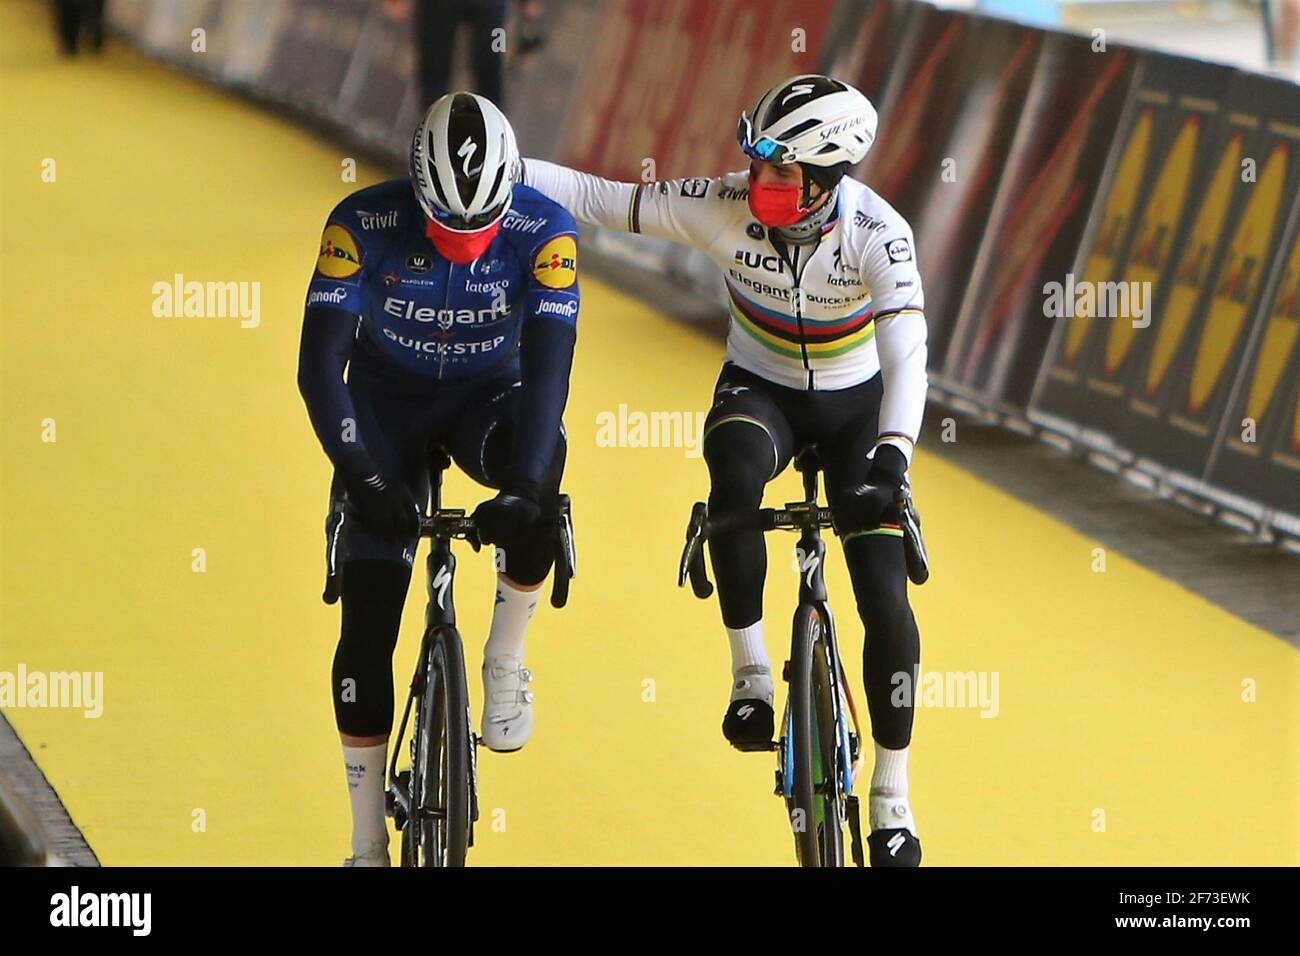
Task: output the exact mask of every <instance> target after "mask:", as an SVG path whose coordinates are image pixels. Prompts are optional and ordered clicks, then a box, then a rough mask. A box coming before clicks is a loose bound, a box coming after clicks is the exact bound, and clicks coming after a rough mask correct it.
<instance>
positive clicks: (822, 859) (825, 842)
mask: <svg viewBox="0 0 1300 956" xmlns="http://www.w3.org/2000/svg"><path fill="white" fill-rule="evenodd" d="M825 634H826V630H825V622H824V621H823V620H822V617H821V615H820V614H819V613H818V611H817V609H816V607H814V606H813V605H810V604H804V605H800V607H799V609H798V610H797V611H796V612H795V616H794V637H793V641H792V644H791V653H792V655H793V656H792V657H791V660H790V665H791V666H790V725H789V727H788V729H787V730H788V735H789V738H790V739H789V740H787V743H786V746H788V747H793V750H794V754H793V761H792V764H793V771H794V781H793V786H792V787H791V796H790V799H789V801H788V805H787V810H788V811H789V815H790V828H791V831H792V832H793V834H794V840H795V856H796V858H797V859H798V861H799V865H800V866H843V865H844V808H843V805H842V803H841V800H840V796H841V786H840V781H839V756H838V754H839V748H838V741H837V729H836V716H835V705H834V700H833V697H832V694H833V693H835V692H836V688H834V687H833V686H832V682H831V673H832V671H831V668H830V659H829V648H828V645H827V643H826V641H825Z"/></svg>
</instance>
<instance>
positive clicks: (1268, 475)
mask: <svg viewBox="0 0 1300 956" xmlns="http://www.w3.org/2000/svg"><path fill="white" fill-rule="evenodd" d="M1288 218H1289V220H1290V222H1289V228H1288V235H1287V238H1286V240H1285V241H1284V242H1283V243H1282V244H1281V245H1280V246H1279V247H1278V254H1277V256H1276V257H1275V262H1274V264H1273V266H1272V269H1271V270H1270V271H1271V275H1270V276H1269V278H1268V280H1267V288H1266V291H1265V293H1264V301H1263V305H1262V307H1261V308H1260V310H1259V316H1258V318H1257V319H1256V321H1255V323H1254V330H1253V332H1252V334H1251V341H1250V344H1249V346H1248V347H1247V356H1246V361H1245V363H1243V365H1242V369H1241V372H1242V374H1241V375H1240V376H1239V377H1238V381H1237V383H1236V385H1235V387H1234V389H1233V395H1232V399H1231V400H1230V402H1229V405H1228V411H1227V415H1226V417H1225V420H1224V423H1223V427H1222V429H1221V433H1220V437H1219V444H1218V446H1217V447H1216V449H1215V452H1214V458H1213V462H1212V465H1211V469H1210V472H1209V475H1208V481H1209V483H1210V484H1212V485H1214V486H1215V487H1218V488H1223V489H1225V490H1227V491H1230V492H1233V493H1235V494H1238V495H1242V496H1245V497H1247V498H1250V499H1252V500H1254V501H1257V502H1259V503H1261V504H1263V505H1265V506H1267V507H1270V508H1275V509H1278V510H1281V511H1285V512H1287V513H1288V514H1290V515H1291V516H1293V518H1294V519H1295V520H1296V521H1298V522H1300V191H1297V192H1296V193H1295V194H1294V196H1293V198H1292V202H1291V210H1290V213H1289V215H1288ZM1293 530H1300V529H1293Z"/></svg>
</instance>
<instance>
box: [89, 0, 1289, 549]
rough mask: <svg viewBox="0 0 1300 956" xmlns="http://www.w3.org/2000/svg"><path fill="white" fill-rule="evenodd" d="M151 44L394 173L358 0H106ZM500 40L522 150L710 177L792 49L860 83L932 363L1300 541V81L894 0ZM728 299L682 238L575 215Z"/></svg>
mask: <svg viewBox="0 0 1300 956" xmlns="http://www.w3.org/2000/svg"><path fill="white" fill-rule="evenodd" d="M109 11H110V18H111V22H112V23H113V25H114V27H115V29H116V30H117V31H118V32H119V33H120V34H121V35H124V36H126V37H127V38H128V39H129V40H130V41H131V42H132V43H134V44H135V45H136V46H137V47H139V48H140V49H142V50H144V51H146V52H148V53H149V54H151V55H153V56H156V57H159V58H161V59H163V60H165V61H167V62H169V63H172V64H174V65H176V66H178V67H180V68H183V69H186V70H190V71H194V72H197V73H199V74H201V75H202V76H204V77H206V78H208V79H210V80H212V81H213V82H216V83H220V84H223V85H225V86H228V87H231V88H234V89H238V90H242V91H245V92H247V93H250V94H252V95H254V96H257V97H259V98H262V99H266V100H270V101H273V102H275V103H278V104H282V105H284V106H286V107H289V108H291V109H294V110H297V111H299V112H300V113H302V114H303V115H305V116H310V117H312V118H313V119H315V120H317V121H323V122H326V123H329V124H331V125H332V126H334V127H335V128H336V129H337V130H338V131H339V132H340V133H343V134H345V135H347V136H349V137H351V138H352V139H354V140H360V141H363V142H365V143H366V144H368V145H370V146H372V147H375V148H378V149H380V150H382V151H384V153H385V154H387V155H391V156H392V158H393V159H394V161H395V162H400V163H402V164H403V165H404V162H405V158H404V157H405V148H406V140H407V137H408V136H409V131H410V129H411V128H412V127H413V125H414V123H415V119H416V117H417V115H418V113H419V111H420V108H421V105H422V104H420V103H419V102H418V96H417V94H416V91H415V83H414V78H415V69H416V67H415V62H416V57H415V51H414V39H413V31H412V30H411V28H410V26H409V24H403V23H401V22H398V21H396V20H394V19H392V18H391V16H390V14H389V12H388V7H386V6H385V5H383V4H378V3H370V2H367V0H278V2H272V3H265V2H254V0H113V2H111V3H110V7H109ZM544 29H545V32H546V33H547V34H548V37H549V40H548V43H547V45H546V47H545V48H544V49H543V50H542V51H541V52H540V53H537V54H534V55H532V56H529V57H526V58H517V57H515V55H514V53H513V51H512V49H511V47H510V41H509V35H510V34H509V31H507V36H506V49H505V54H506V55H507V56H508V57H510V58H511V66H510V73H509V76H508V81H507V87H506V88H507V103H506V107H507V111H508V112H509V113H510V115H511V117H512V119H513V120H514V121H515V124H516V127H517V132H518V135H519V140H520V143H521V146H522V148H523V149H524V151H525V153H526V154H528V155H534V156H541V157H545V158H553V159H557V160H559V161H561V162H565V163H568V164H570V165H574V166H577V167H580V168H584V169H588V170H591V171H593V172H596V173H600V174H602V175H606V176H611V177H617V178H620V179H625V180H636V179H642V180H650V179H662V178H672V177H675V176H683V175H715V174H718V173H721V172H724V171H726V170H728V169H731V168H735V167H737V166H740V167H743V165H744V161H743V157H742V155H741V154H740V153H739V151H738V150H737V149H736V147H735V143H734V137H733V135H732V131H733V130H734V128H735V122H736V116H737V114H738V113H739V112H740V110H741V109H742V108H744V107H745V106H747V105H748V104H749V102H750V101H751V100H752V99H753V98H754V97H755V96H756V94H757V93H758V91H760V90H761V89H763V88H764V87H765V86H767V85H769V84H771V83H773V82H775V81H777V80H778V79H780V78H782V77H783V76H786V75H789V74H791V73H795V72H800V71H814V70H819V71H826V72H833V73H835V74H836V75H840V76H843V77H845V78H846V79H848V80H850V81H852V82H855V83H856V84H857V85H858V86H859V87H860V88H861V89H862V90H863V91H864V92H865V93H866V94H867V95H868V96H869V97H871V99H872V100H873V102H875V104H876V105H877V108H878V109H879V112H880V138H879V140H878V142H877V143H876V145H875V147H874V149H873V150H872V152H871V154H870V155H869V156H868V158H867V161H866V162H865V163H864V164H863V166H862V167H861V169H860V170H859V171H858V173H857V175H859V176H860V177H861V178H862V179H863V180H864V181H865V182H867V183H868V184H870V185H871V186H872V187H873V188H874V189H876V190H877V191H878V192H879V193H880V194H881V195H883V196H884V197H885V198H886V199H888V200H889V201H890V202H891V203H893V204H894V205H895V206H896V208H898V210H899V211H900V212H901V213H902V214H903V215H904V216H905V217H907V219H908V220H909V221H910V222H911V224H912V226H913V229H914V232H915V234H916V236H917V242H918V262H919V263H920V266H921V272H922V276H923V278H924V280H925V286H926V299H927V316H928V318H927V321H928V322H929V326H930V341H931V348H930V356H931V378H932V381H933V382H934V384H935V386H936V388H937V390H938V391H939V392H941V393H942V394H943V395H945V396H947V397H948V398H950V399H952V400H954V401H958V402H960V403H962V404H963V405H966V406H972V407H975V408H978V409H980V410H983V411H984V412H986V413H989V414H991V415H993V416H1000V417H1002V418H1004V419H1007V420H1015V421H1017V422H1021V423H1025V422H1030V423H1033V424H1034V425H1035V426H1037V427H1040V428H1045V429H1050V430H1053V431H1056V432H1060V433H1063V434H1065V435H1067V436H1069V437H1070V438H1071V439H1073V440H1075V441H1076V442H1078V443H1079V444H1080V445H1081V446H1082V447H1086V448H1089V449H1091V450H1093V451H1099V452H1102V453H1104V454H1105V455H1107V456H1110V457H1112V458H1114V459H1116V460H1118V461H1120V462H1122V463H1124V464H1126V465H1129V466H1132V467H1134V468H1138V469H1142V470H1144V471H1147V472H1150V473H1152V474H1154V475H1155V476H1157V478H1158V479H1159V480H1160V481H1161V482H1163V483H1164V484H1165V485H1167V486H1168V487H1171V488H1174V489H1181V490H1183V491H1185V492H1189V493H1192V494H1194V495H1197V496H1200V497H1201V498H1205V499H1209V500H1212V501H1214V502H1216V503H1217V504H1218V505H1219V506H1221V507H1225V508H1229V509H1232V510H1234V511H1237V512H1240V513H1242V514H1245V515H1248V516H1249V517H1251V518H1252V519H1254V520H1255V521H1256V522H1257V523H1258V526H1259V527H1260V528H1261V529H1272V530H1273V531H1277V532H1282V533H1284V534H1289V535H1293V536H1296V535H1300V334H1298V333H1300V291H1298V286H1300V242H1298V241H1297V233H1298V231H1300V188H1298V184H1300V88H1298V87H1296V86H1295V85H1294V84H1291V83H1287V82H1284V81H1280V80H1275V79H1271V78H1268V77H1263V76H1258V75H1253V74H1248V73H1245V72H1242V71H1239V70H1236V69H1234V68H1232V67H1227V66H1222V65H1217V64H1210V63H1204V62H1200V61H1195V60H1190V59H1186V58H1179V57H1173V56H1168V55H1165V54H1159V53H1155V52H1152V51H1146V50H1140V49H1136V48H1132V47H1126V46H1123V45H1120V44H1110V43H1108V42H1107V41H1106V39H1105V37H1104V35H1101V34H1100V33H1099V32H1098V31H1094V32H1093V33H1091V34H1087V35H1085V34H1077V33H1065V32H1058V31H1051V30H1043V29H1038V28H1034V27H1031V26H1027V25H1024V24H1020V23H1014V22H1011V21H1006V20H999V19H995V18H990V17H986V16H981V15H978V14H971V13H967V12H959V11H951V10H940V9H938V8H936V7H933V6H931V5H929V4H926V3H919V2H912V0H564V2H562V0H552V2H551V3H550V4H548V7H547V14H546V20H545V22H544ZM589 240H590V241H594V242H595V243H597V244H598V245H599V246H600V247H601V248H602V249H603V250H604V251H606V252H608V253H612V254H614V255H619V256H625V257H627V258H628V259H629V261H634V262H635V263H636V264H637V265H638V266H641V267H649V268H652V269H656V270H659V271H662V272H664V273H665V274H667V275H669V276H671V277H672V279H673V281H674V282H675V284H678V285H684V286H685V287H688V288H691V289H694V290H695V291H697V292H698V293H700V294H702V295H707V296H711V297H714V296H716V297H719V301H720V283H719V281H718V278H717V275H716V269H714V268H713V266H712V264H711V263H709V262H708V261H707V260H706V259H704V257H703V256H701V255H699V254H696V253H694V252H691V251H688V250H683V249H680V248H677V247H673V246H671V245H669V244H667V243H658V242H654V241H652V240H647V239H645V238H641V237H638V238H636V239H629V238H627V237H622V236H612V235H609V234H598V235H594V236H589Z"/></svg>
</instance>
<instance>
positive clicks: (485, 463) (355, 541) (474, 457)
mask: <svg viewBox="0 0 1300 956" xmlns="http://www.w3.org/2000/svg"><path fill="white" fill-rule="evenodd" d="M348 392H349V393H350V394H351V396H352V401H353V404H354V405H355V407H356V414H357V429H358V432H359V433H360V434H361V435H364V436H365V442H366V450H367V451H368V452H369V453H370V455H371V457H372V458H373V459H374V460H375V462H376V463H377V464H378V466H379V469H380V472H381V474H384V475H386V476H393V477H396V478H399V479H401V480H402V481H403V482H405V483H406V486H407V487H408V488H410V490H411V493H412V494H413V495H414V496H415V500H416V501H418V502H420V503H422V504H425V503H427V502H428V500H429V465H428V460H429V450H430V448H431V447H434V448H441V449H442V450H443V451H445V452H446V453H447V454H448V455H450V456H451V458H452V460H453V461H454V462H455V463H456V465H457V467H459V468H460V469H461V470H462V471H464V472H465V473H466V474H467V475H469V476H470V477H471V478H472V479H474V481H476V482H478V483H479V484H481V485H485V486H487V487H489V488H500V487H501V485H502V483H503V482H504V481H505V479H506V477H507V474H508V468H509V464H510V455H511V444H512V442H513V437H514V422H515V412H516V407H517V404H518V401H519V394H520V386H519V384H518V382H517V381H516V379H515V376H513V375H511V376H507V377H500V376H498V377H495V378H492V379H487V380H484V381H478V382H467V383H463V384H453V385H442V386H439V387H438V388H437V390H436V391H435V392H425V393H404V392H399V391H395V390H393V389H391V388H389V387H387V386H386V385H385V383H384V382H383V380H382V379H380V378H379V377H378V376H374V375H373V374H371V373H368V372H365V371H363V370H361V369H359V367H358V366H357V365H356V363H354V364H353V367H352V371H351V374H350V376H349V380H348ZM564 454H565V445H564V436H563V434H562V433H561V434H560V435H557V436H556V452H555V457H554V460H553V462H552V465H551V468H550V470H549V472H548V474H547V476H546V479H545V481H544V482H543V484H542V487H541V489H540V494H539V501H540V503H541V505H542V509H543V513H544V515H545V516H547V517H549V516H551V515H553V514H554V513H555V507H556V504H557V501H558V499H557V496H558V493H559V488H560V478H561V475H562V474H563V471H564ZM338 493H339V482H337V480H336V482H335V486H334V494H335V495H337V494H338ZM475 504H477V502H464V503H462V506H463V507H465V508H466V509H467V510H470V509H472V508H473V507H474V505H475ZM552 531H553V528H552V522H550V521H544V522H543V523H542V524H539V526H538V528H537V530H536V533H534V534H531V535H529V536H527V537H526V538H524V539H523V540H521V541H519V542H517V543H516V544H514V545H513V546H512V547H511V548H510V549H509V551H508V552H507V554H506V556H505V569H504V570H505V572H506V574H507V575H509V576H510V577H511V578H512V579H513V580H515V581H518V582H519V583H521V584H537V583H539V582H541V581H542V580H543V579H544V578H545V577H546V575H547V574H548V573H549V571H550V568H551V564H552V561H553V558H554V546H553V542H552ZM340 534H341V539H340V540H339V541H338V542H337V543H338V544H339V545H341V547H342V551H341V554H340V556H339V557H338V558H337V563H338V566H341V565H342V562H343V561H347V560H359V561H399V562H401V563H402V564H404V565H406V566H407V567H410V566H411V564H412V562H413V561H414V558H415V551H416V545H417V543H418V539H415V538H412V539H410V540H409V541H405V542H403V541H394V540H393V539H391V538H382V537H378V536H375V535H372V534H369V533H367V532H366V530H365V528H364V527H363V526H361V525H360V524H358V523H357V522H356V520H355V519H353V518H352V517H351V516H349V517H348V518H347V519H345V520H344V522H343V526H342V529H341V531H340ZM332 544H333V543H332Z"/></svg>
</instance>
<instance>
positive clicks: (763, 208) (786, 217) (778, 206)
mask: <svg viewBox="0 0 1300 956" xmlns="http://www.w3.org/2000/svg"><path fill="white" fill-rule="evenodd" d="M800 192H801V190H800V188H799V187H798V186H785V185H781V184H779V183H756V182H754V177H753V176H752V175H751V176H750V177H749V211H750V212H752V213H753V214H754V218H755V219H757V220H758V221H759V222H761V223H762V224H763V225H765V226H792V225H794V224H795V223H796V222H798V221H799V220H800V219H802V218H803V217H804V216H806V215H807V214H808V210H807V209H804V208H803V207H802V206H800V205H799V193H800Z"/></svg>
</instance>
